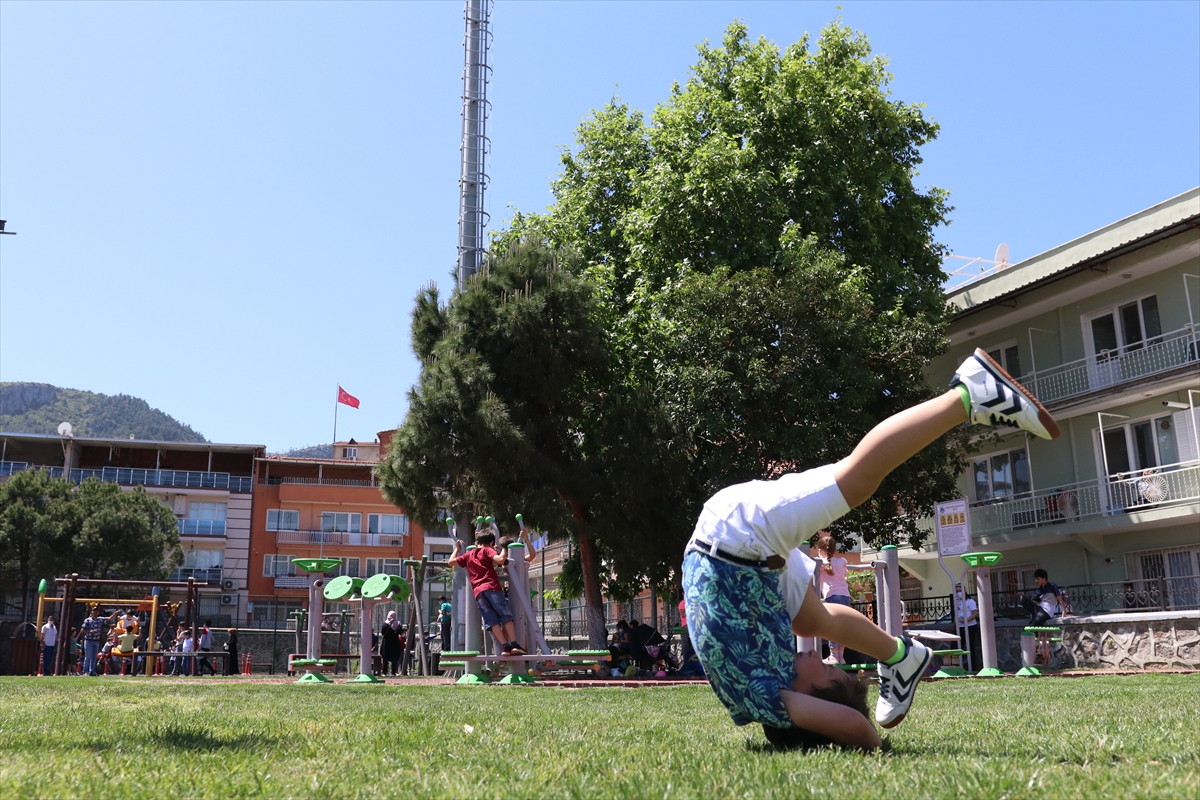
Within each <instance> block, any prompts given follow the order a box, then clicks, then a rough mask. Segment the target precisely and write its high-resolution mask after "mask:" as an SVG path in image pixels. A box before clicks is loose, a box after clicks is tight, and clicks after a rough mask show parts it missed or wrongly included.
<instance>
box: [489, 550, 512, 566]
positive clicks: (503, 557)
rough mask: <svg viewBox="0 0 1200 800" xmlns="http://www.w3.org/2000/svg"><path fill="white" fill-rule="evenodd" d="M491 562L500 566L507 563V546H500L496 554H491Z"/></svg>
mask: <svg viewBox="0 0 1200 800" xmlns="http://www.w3.org/2000/svg"><path fill="white" fill-rule="evenodd" d="M492 563H493V564H495V565H496V566H497V567H502V566H504V565H505V564H507V563H508V548H507V547H501V548H500V551H499V552H498V553H496V555H494V556H492Z"/></svg>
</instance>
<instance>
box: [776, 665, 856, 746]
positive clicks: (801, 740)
mask: <svg viewBox="0 0 1200 800" xmlns="http://www.w3.org/2000/svg"><path fill="white" fill-rule="evenodd" d="M843 676H844V677H843V678H842V679H840V680H835V681H833V682H832V683H830V684H828V685H825V686H814V687H813V688H812V691H810V692H808V694H809V695H811V696H812V697H815V698H817V699H818V700H826V701H828V702H830V703H837V704H839V705H843V706H849V707H850V708H853V709H854V710H855V711H857V712H858V713H860V714H862V715H863V716H864V717H866V718H867V719H868V720H869V719H871V713H870V712H869V711H868V710H867V685H866V684H865V683H863V682H862V681H861V680H859V679H858V678H857V677H855V676H853V675H850V674H849V673H843ZM763 733H764V734H766V736H767V741H768V742H770V743H771V744H772V745H773V746H774V747H776V748H778V749H780V750H813V749H816V748H818V747H830V746H832V745H834V744H835V742H834V741H833V740H832V739H830V738H829V737H828V736H822V735H821V734H819V733H813V732H812V731H810V730H806V729H804V728H796V727H792V728H776V727H773V726H771V725H763Z"/></svg>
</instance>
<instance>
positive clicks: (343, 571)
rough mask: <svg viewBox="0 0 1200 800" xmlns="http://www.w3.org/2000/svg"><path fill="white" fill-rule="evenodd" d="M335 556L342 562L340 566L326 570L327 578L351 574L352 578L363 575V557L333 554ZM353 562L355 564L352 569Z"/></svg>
mask: <svg viewBox="0 0 1200 800" xmlns="http://www.w3.org/2000/svg"><path fill="white" fill-rule="evenodd" d="M333 557H334V558H336V559H337V560H338V561H340V562H342V563H341V565H340V566H338V567H335V568H334V569H331V570H328V571H326V573H325V577H326V578H336V577H338V576H339V575H349V576H350V577H351V578H360V577H362V575H361V571H362V559H360V558H358V557H357V556H333ZM351 564H353V565H354V568H353V569H350V565H351Z"/></svg>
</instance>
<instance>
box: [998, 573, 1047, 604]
mask: <svg viewBox="0 0 1200 800" xmlns="http://www.w3.org/2000/svg"><path fill="white" fill-rule="evenodd" d="M1036 569H1037V564H1014V565H1012V566H1009V567H1005V568H1004V569H996V568H995V567H993V568H992V597H993V598H994V600H995V601H996V602H1004V603H1005V605H1010V603H1008V602H1005V601H1006V600H1014V597H1015V595H1017V594H1019V593H1021V592H1023V591H1027V590H1029V589H1032V588H1034V587H1035V586H1037V583H1036V582H1035V581H1034V579H1033V573H1034V570H1036ZM1015 602H1019V600H1016V601H1015Z"/></svg>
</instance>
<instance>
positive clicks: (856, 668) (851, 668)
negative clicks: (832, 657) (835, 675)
mask: <svg viewBox="0 0 1200 800" xmlns="http://www.w3.org/2000/svg"><path fill="white" fill-rule="evenodd" d="M837 668H838V669H844V670H846V671H847V672H851V671H853V672H858V671H859V670H862V671H864V672H866V671H867V670H872V669H879V665H878V664H838V665H837Z"/></svg>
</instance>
